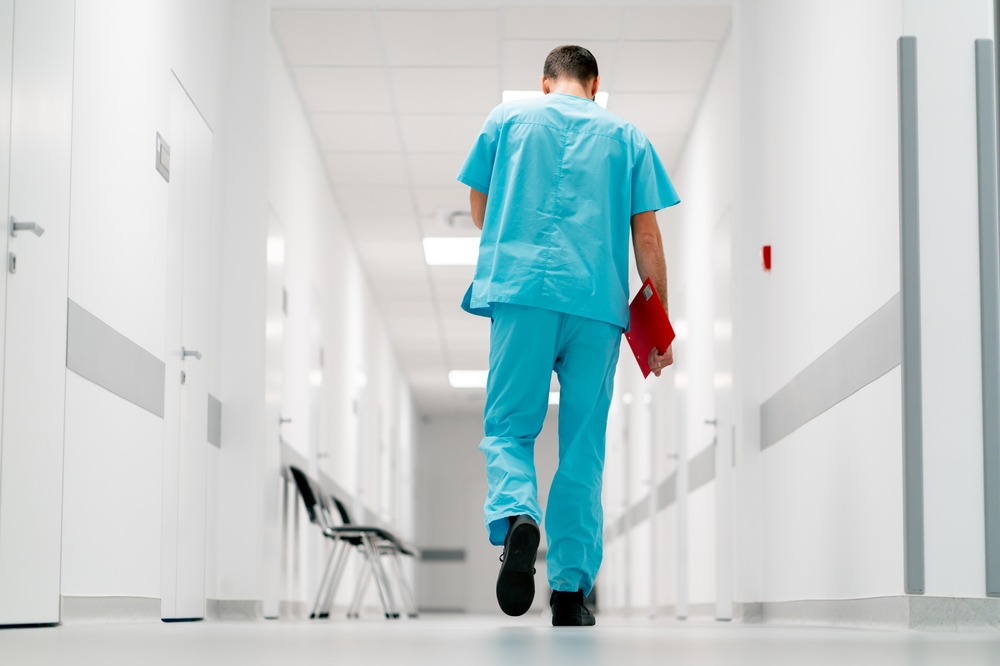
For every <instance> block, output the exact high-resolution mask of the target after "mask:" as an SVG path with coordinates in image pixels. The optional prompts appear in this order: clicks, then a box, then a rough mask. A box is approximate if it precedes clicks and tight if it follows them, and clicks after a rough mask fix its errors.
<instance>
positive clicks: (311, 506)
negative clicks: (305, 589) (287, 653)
mask: <svg viewBox="0 0 1000 666" xmlns="http://www.w3.org/2000/svg"><path fill="white" fill-rule="evenodd" d="M289 470H290V471H291V473H292V475H293V477H294V478H295V482H296V485H297V486H299V494H300V495H301V496H302V501H303V502H304V503H305V505H306V509H307V511H308V512H309V519H310V521H311V522H314V523H316V524H317V525H318V526H319V527H320V529H321V530H322V532H323V536H325V537H326V538H328V539H331V540H332V541H333V548H332V549H331V550H330V555H329V557H328V558H327V561H326V566H325V567H324V569H323V576H322V578H321V579H320V583H319V587H318V589H317V590H316V599H315V601H314V602H313V607H312V612H311V613H310V615H309V617H310V618H326V617H329V616H330V610H331V609H332V607H333V602H334V599H335V597H336V594H337V588H338V587H339V586H340V582H341V579H342V578H343V575H344V571H345V570H346V568H347V558H348V555H349V554H350V552H351V551H352V550H355V549H357V550H359V551H360V552H361V554H362V556H363V557H364V565H363V568H362V570H361V575H360V577H359V578H358V583H357V587H356V588H355V591H354V598H353V599H352V601H351V605H350V606H349V607H348V610H347V617H349V618H357V617H359V615H360V612H361V604H362V603H363V602H364V596H365V592H366V591H367V589H368V583H369V582H370V580H371V579H372V578H374V579H375V587H376V590H377V591H378V598H379V603H380V605H381V607H382V612H383V614H384V615H385V617H386V618H387V619H398V618H399V617H400V613H399V608H398V606H397V605H396V599H395V597H394V596H393V593H392V586H391V584H390V577H389V575H388V574H387V572H386V569H385V567H384V566H383V564H382V559H383V557H384V556H389V557H390V560H391V561H392V568H393V573H394V574H395V578H396V585H397V589H398V592H399V595H400V598H401V601H402V603H403V610H404V611H405V612H406V614H407V615H408V616H409V617H413V618H415V617H417V608H416V604H414V602H413V595H412V594H411V593H410V589H409V586H408V585H407V583H406V578H405V576H404V575H403V567H402V564H401V563H400V560H399V556H400V554H403V555H409V556H414V555H415V553H414V552H413V551H412V550H411V549H409V548H407V547H406V546H405V545H403V544H402V542H400V541H399V540H398V539H397V538H396V537H395V536H394V535H393V534H392V533H391V532H389V531H387V530H385V529H382V528H381V527H373V526H366V525H354V524H352V521H351V519H350V515H349V514H348V513H347V510H346V508H345V507H344V506H343V504H341V503H340V502H339V501H338V500H337V499H336V498H335V497H332V496H330V497H327V496H326V494H325V493H324V492H323V491H322V490H321V489H320V488H319V487H318V486H317V484H316V483H315V482H313V481H312V479H310V478H309V477H308V476H306V475H305V473H303V472H302V471H301V470H299V469H298V468H296V467H289ZM306 491H308V494H307V492H306ZM331 503H333V504H334V505H335V507H336V509H337V511H338V513H339V514H340V516H341V519H342V521H343V523H344V524H343V525H335V524H334V520H333V510H332V508H331V506H330V504H331Z"/></svg>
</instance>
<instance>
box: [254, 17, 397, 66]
mask: <svg viewBox="0 0 1000 666" xmlns="http://www.w3.org/2000/svg"><path fill="white" fill-rule="evenodd" d="M271 23H272V25H273V26H274V29H275V31H276V32H277V33H278V39H279V40H280V42H281V45H282V48H284V50H285V56H286V57H287V58H288V63H289V64H290V65H293V66H294V65H381V64H382V57H381V55H380V54H379V50H378V37H377V34H376V32H375V21H374V20H373V19H372V13H371V12H370V11H352V10H341V11H332V10H312V11H310V10H275V11H274V12H272V14H271Z"/></svg>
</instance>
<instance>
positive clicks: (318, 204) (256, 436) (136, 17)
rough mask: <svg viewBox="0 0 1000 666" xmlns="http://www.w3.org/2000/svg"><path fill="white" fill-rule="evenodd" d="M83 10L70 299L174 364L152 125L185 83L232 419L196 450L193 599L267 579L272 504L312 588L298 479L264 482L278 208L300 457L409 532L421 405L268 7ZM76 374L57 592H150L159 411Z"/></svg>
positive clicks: (270, 474) (287, 385) (155, 552)
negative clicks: (284, 486)
mask: <svg viewBox="0 0 1000 666" xmlns="http://www.w3.org/2000/svg"><path fill="white" fill-rule="evenodd" d="M76 15H77V26H76V32H77V38H76V60H75V85H74V133H73V141H74V143H73V183H72V186H73V191H72V209H71V224H70V229H71V239H70V243H71V245H70V246H71V252H70V277H69V297H70V298H71V299H73V300H74V301H76V302H77V303H79V304H80V305H81V306H83V307H84V308H86V309H87V310H89V311H90V312H92V313H93V314H94V315H96V316H97V317H99V318H100V319H102V320H103V321H105V322H106V323H107V324H109V325H110V326H111V327H113V328H114V329H115V330H117V331H118V332H120V333H122V334H123V335H125V336H126V337H128V338H129V339H131V340H133V341H134V342H136V343H137V344H139V345H140V346H142V347H143V348H144V349H146V350H147V351H149V352H150V353H152V354H153V355H154V356H156V357H157V358H159V359H161V360H163V359H164V358H165V349H164V344H165V343H164V335H165V328H166V321H165V316H166V315H165V307H166V304H165V297H166V286H167V285H166V257H165V253H164V245H165V236H166V214H167V187H168V185H167V183H166V182H165V181H164V180H163V178H162V177H161V176H160V174H159V173H157V172H156V170H155V169H154V168H153V157H154V149H155V137H156V133H157V132H160V133H161V134H163V135H164V136H165V137H167V139H168V141H169V136H168V130H169V90H170V86H171V85H172V80H173V78H174V77H176V78H177V80H179V81H180V82H181V84H182V85H183V86H184V88H185V90H186V91H187V93H188V95H189V96H190V97H191V99H192V101H193V102H194V103H195V105H196V106H197V107H198V109H199V111H200V112H201V113H202V114H203V116H204V117H205V120H206V122H207V123H208V124H209V126H210V127H211V128H212V130H213V169H214V173H213V181H212V191H213V222H212V226H211V227H210V228H207V229H206V230H205V238H204V242H206V243H210V244H211V245H212V253H213V258H212V262H213V266H212V269H213V275H212V281H211V284H207V285H205V288H206V289H208V290H209V291H210V294H211V301H212V321H211V345H210V349H209V350H208V352H209V353H208V354H207V357H208V358H207V359H206V361H207V362H208V363H209V364H210V383H209V390H210V392H211V393H212V394H213V395H215V396H216V397H218V398H220V399H221V401H222V404H223V411H222V413H223V433H222V447H221V449H218V450H217V449H215V448H214V447H210V448H209V500H208V501H209V504H208V506H209V516H208V547H207V553H206V559H207V566H206V579H207V580H206V596H207V597H208V598H209V599H222V600H229V601H241V600H242V601H247V602H251V603H257V602H259V601H261V600H262V598H263V597H264V596H265V593H266V590H267V589H268V585H271V584H272V583H270V582H269V581H274V580H277V579H278V578H279V573H280V572H279V571H278V567H279V566H280V563H279V562H278V560H277V551H276V550H275V549H270V550H269V549H268V548H267V544H268V539H270V540H271V541H273V540H274V539H275V538H277V536H276V535H277V534H278V533H277V530H276V528H277V525H276V524H275V525H271V527H269V525H270V522H268V521H271V522H275V523H276V521H277V520H278V519H279V518H278V512H279V508H280V506H284V508H285V510H286V513H287V515H289V516H294V515H295V514H296V513H297V512H298V513H299V519H300V525H299V528H298V530H297V531H296V532H295V535H296V537H295V538H296V539H297V541H296V542H295V543H289V544H285V545H286V546H287V547H288V549H289V551H294V552H295V554H296V555H297V556H298V557H299V558H300V560H301V562H304V563H305V565H306V570H305V573H303V574H302V575H299V576H298V577H297V578H296V579H295V580H294V584H293V585H286V588H285V590H284V594H283V600H284V601H292V602H303V601H305V600H307V599H309V598H310V597H311V595H312V593H313V587H312V583H313V582H314V579H315V578H318V574H316V572H315V567H316V565H317V564H318V562H319V558H320V556H321V555H322V553H321V552H320V551H321V549H322V544H321V543H320V540H319V539H318V538H317V537H316V535H315V534H314V530H313V529H312V526H310V525H308V523H307V522H306V519H305V518H304V515H303V514H302V512H301V507H299V506H297V505H295V504H294V502H295V501H296V497H295V495H294V494H292V495H291V496H290V499H289V498H287V497H286V498H282V497H281V496H280V495H279V494H276V493H275V489H276V488H278V489H280V485H279V484H280V482H279V478H278V475H277V469H276V467H275V464H276V458H275V455H276V454H277V453H278V452H277V451H269V450H267V449H265V438H264V435H265V421H264V332H265V326H264V320H265V293H264V284H265V278H266V261H265V244H266V243H265V241H266V235H267V220H268V217H269V216H270V215H273V216H274V217H276V218H277V219H278V220H279V221H280V222H281V224H282V227H283V230H284V233H285V238H286V264H285V265H286V268H285V274H284V286H285V288H286V289H287V291H288V296H289V301H288V315H287V317H286V321H285V328H284V333H285V338H284V342H285V347H284V353H283V398H282V412H283V415H284V416H288V417H290V418H292V423H290V424H287V425H285V426H283V431H282V436H283V438H284V439H285V441H287V442H288V444H289V445H290V446H292V447H293V448H295V449H296V450H297V451H298V452H299V453H300V454H301V455H303V456H304V457H306V458H307V459H308V460H309V461H310V471H312V472H313V473H318V472H319V471H320V470H322V471H324V472H325V473H327V474H328V475H329V476H331V477H332V478H334V479H335V480H337V481H338V482H339V483H340V484H341V485H342V486H343V487H345V488H346V489H348V490H349V491H351V492H358V493H363V494H362V495H361V497H360V498H359V500H360V501H359V502H358V503H357V504H356V507H355V508H362V507H364V508H366V510H367V511H368V512H370V513H371V514H373V515H374V514H377V515H379V516H380V517H381V518H382V520H383V521H384V522H385V523H386V524H388V525H390V526H392V527H393V528H396V529H397V531H399V532H400V533H401V534H402V535H403V536H404V537H407V538H409V537H412V536H413V501H412V493H413V487H414V483H413V479H412V466H413V447H414V444H413V440H414V436H413V433H414V424H413V419H414V411H413V406H412V399H411V396H410V391H409V387H408V384H407V382H406V381H405V379H404V378H403V376H402V374H401V372H400V371H399V369H398V364H397V363H396V360H395V356H394V352H393V350H392V349H391V347H390V345H389V342H388V338H387V336H386V333H385V328H384V325H383V323H382V321H381V318H380V317H379V314H378V313H377V312H376V311H374V309H373V308H372V306H371V303H372V302H373V299H372V298H371V294H370V293H369V291H368V288H367V285H366V279H365V276H364V275H363V273H362V271H361V264H360V261H359V259H358V256H357V253H356V251H355V249H354V246H353V244H352V242H351V239H350V237H349V236H348V234H347V232H346V227H345V226H344V224H343V223H342V222H341V219H340V216H339V213H338V211H337V207H336V202H335V201H334V199H333V197H332V194H331V189H330V187H329V183H328V181H327V177H326V171H325V168H324V166H323V163H322V159H321V157H320V155H319V153H318V150H317V148H316V145H315V142H314V141H313V137H312V135H311V133H310V130H309V126H308V123H307V120H306V116H305V114H304V112H303V110H302V108H301V105H300V103H299V100H298V97H297V95H296V93H295V91H294V89H293V87H292V85H291V81H290V79H289V77H288V73H287V70H286V69H285V66H284V64H283V61H282V60H281V56H280V54H279V53H278V51H277V47H276V45H275V43H274V40H273V38H272V37H271V34H270V26H269V9H268V6H267V3H265V2H255V3H247V2H233V3H230V2H223V1H219V2H174V1H170V2H151V3H141V5H137V4H136V3H130V2H92V1H86V0H81V1H80V2H78V3H77V9H76ZM320 350H322V351H323V360H324V361H325V364H324V365H323V367H322V368H321V367H320ZM67 374H68V379H67V403H66V404H67V407H66V409H67V421H66V459H65V469H64V473H65V481H64V483H65V493H64V498H65V499H64V515H63V556H62V562H63V576H62V593H63V595H67V596H132V597H147V598H157V597H159V596H160V538H161V537H160V503H161V480H162V469H163V468H162V465H163V461H162V438H163V421H162V419H161V418H159V417H157V416H155V415H153V414H151V413H149V412H147V411H145V410H143V409H141V408H139V407H137V406H135V405H133V404H132V403H130V402H127V401H125V400H124V399H122V398H119V397H118V396H116V395H113V394H111V393H110V392H108V391H107V390H105V389H103V388H101V387H99V386H97V385H95V384H93V383H91V382H89V381H88V380H86V379H83V378H82V377H79V376H77V375H75V374H74V373H72V372H71V371H67ZM355 404H357V405H358V410H359V413H358V415H357V416H356V415H355ZM279 493H280V490H279ZM282 501H283V502H284V504H283V505H279V502H282ZM269 529H273V530H274V531H273V532H272V533H270V534H269V532H268V530H269ZM272 551H274V553H272ZM286 563H290V560H288V561H286ZM309 567H311V569H310V568H309Z"/></svg>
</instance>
